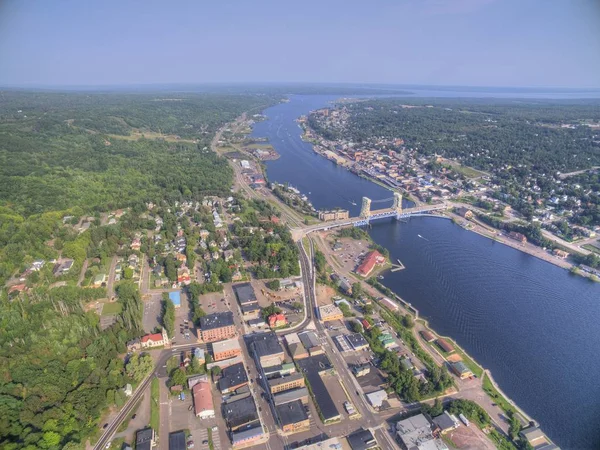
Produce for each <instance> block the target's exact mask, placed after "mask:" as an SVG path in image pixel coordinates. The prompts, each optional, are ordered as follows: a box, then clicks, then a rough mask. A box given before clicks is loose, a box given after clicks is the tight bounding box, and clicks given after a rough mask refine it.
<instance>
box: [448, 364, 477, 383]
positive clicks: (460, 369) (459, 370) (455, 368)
mask: <svg viewBox="0 0 600 450" xmlns="http://www.w3.org/2000/svg"><path fill="white" fill-rule="evenodd" d="M450 369H451V370H452V372H454V373H455V374H456V375H457V376H458V377H459V378H460V379H461V380H464V379H465V378H470V377H472V376H473V372H471V370H470V369H469V368H468V367H467V366H465V363H464V362H462V361H456V362H453V363H450Z"/></svg>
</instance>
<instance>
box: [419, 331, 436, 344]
mask: <svg viewBox="0 0 600 450" xmlns="http://www.w3.org/2000/svg"><path fill="white" fill-rule="evenodd" d="M420 333H421V337H422V338H423V340H425V342H433V341H434V340H435V336H434V335H433V333H431V332H430V331H427V330H423V331H421V332H420Z"/></svg>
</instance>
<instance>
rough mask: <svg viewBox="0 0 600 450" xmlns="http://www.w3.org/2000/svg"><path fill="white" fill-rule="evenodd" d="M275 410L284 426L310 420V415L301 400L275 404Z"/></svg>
mask: <svg viewBox="0 0 600 450" xmlns="http://www.w3.org/2000/svg"><path fill="white" fill-rule="evenodd" d="M275 410H276V411H277V415H278V416H279V421H280V422H281V425H282V426H286V425H291V424H294V423H298V422H302V421H305V420H308V415H307V414H306V410H305V409H304V405H303V404H302V402H301V401H300V400H295V401H293V402H289V403H285V404H281V405H277V406H275Z"/></svg>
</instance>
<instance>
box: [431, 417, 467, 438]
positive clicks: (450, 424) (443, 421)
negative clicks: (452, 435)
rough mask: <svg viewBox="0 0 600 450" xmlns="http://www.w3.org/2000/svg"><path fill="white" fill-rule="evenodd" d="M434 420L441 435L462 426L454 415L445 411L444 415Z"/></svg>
mask: <svg viewBox="0 0 600 450" xmlns="http://www.w3.org/2000/svg"><path fill="white" fill-rule="evenodd" d="M432 420H433V423H434V424H435V426H436V427H437V430H438V431H439V432H440V433H441V434H444V433H447V432H448V431H452V430H455V429H456V428H458V426H459V425H460V423H459V422H458V419H457V418H456V416H454V415H453V414H449V413H448V411H444V413H443V414H441V415H439V416H437V417H434V418H433V419H432Z"/></svg>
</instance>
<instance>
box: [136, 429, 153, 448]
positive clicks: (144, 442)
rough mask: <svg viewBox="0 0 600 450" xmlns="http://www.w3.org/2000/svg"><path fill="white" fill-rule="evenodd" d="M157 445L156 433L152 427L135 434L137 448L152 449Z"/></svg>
mask: <svg viewBox="0 0 600 450" xmlns="http://www.w3.org/2000/svg"><path fill="white" fill-rule="evenodd" d="M155 445H156V434H155V432H154V430H153V429H152V428H144V429H143V430H139V431H138V432H137V433H136V434H135V449H136V450H150V449H151V448H152V447H154V446H155Z"/></svg>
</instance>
